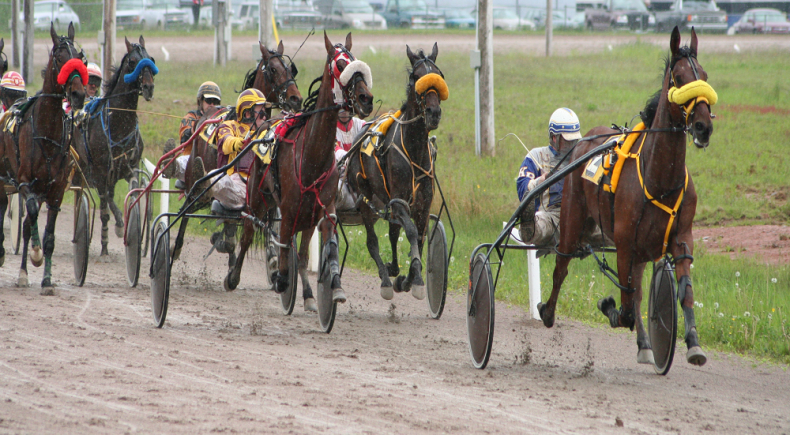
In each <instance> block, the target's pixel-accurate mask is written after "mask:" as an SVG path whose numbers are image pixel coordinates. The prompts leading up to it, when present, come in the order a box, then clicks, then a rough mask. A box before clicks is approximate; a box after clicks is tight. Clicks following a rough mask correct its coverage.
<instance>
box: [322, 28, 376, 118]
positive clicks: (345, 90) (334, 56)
mask: <svg viewBox="0 0 790 435" xmlns="http://www.w3.org/2000/svg"><path fill="white" fill-rule="evenodd" d="M324 45H325V46H326V54H327V64H328V65H327V66H328V67H329V72H330V73H331V75H332V78H333V79H334V83H335V85H334V86H333V89H335V87H336V86H339V87H340V91H341V94H342V97H341V98H342V99H343V104H345V105H346V106H348V107H349V109H350V110H349V111H350V112H352V113H356V114H357V115H359V117H360V118H367V117H368V115H370V113H371V112H373V94H372V93H371V92H370V88H372V87H373V76H372V74H371V73H370V67H369V66H368V65H367V64H366V63H365V62H362V61H361V60H357V59H356V58H354V55H353V54H351V33H349V34H348V35H347V36H346V43H345V45H343V44H337V45H332V42H331V41H330V40H329V37H327V36H326V32H324ZM336 102H337V101H336Z"/></svg>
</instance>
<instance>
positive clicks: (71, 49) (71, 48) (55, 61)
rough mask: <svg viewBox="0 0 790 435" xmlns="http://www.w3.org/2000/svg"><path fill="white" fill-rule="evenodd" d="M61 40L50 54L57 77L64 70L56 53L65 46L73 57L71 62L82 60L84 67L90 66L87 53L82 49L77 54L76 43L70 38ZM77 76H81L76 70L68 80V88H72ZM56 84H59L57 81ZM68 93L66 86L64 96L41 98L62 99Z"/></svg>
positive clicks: (61, 37)
mask: <svg viewBox="0 0 790 435" xmlns="http://www.w3.org/2000/svg"><path fill="white" fill-rule="evenodd" d="M59 38H60V40H59V41H58V44H57V45H55V46H54V47H52V50H50V52H49V56H50V58H52V67H53V69H54V70H55V76H57V75H58V74H59V73H60V70H61V68H63V65H58V63H59V62H58V58H57V56H55V52H56V51H58V50H61V49H62V48H63V47H64V46H65V47H66V48H67V49H68V53H69V56H71V57H70V58H69V60H71V59H81V60H82V63H83V64H84V65H86V66H87V65H88V59H87V58H86V57H85V51H83V50H82V49H80V51H79V52H77V47H76V46H75V45H74V41H72V40H71V39H69V38H68V37H65V36H60V37H59ZM75 74H77V75H79V73H78V72H77V71H76V70H75V71H74V72H72V73H71V75H70V76H69V79H68V80H66V86H68V87H69V88H71V81H72V79H73V77H74V75H75ZM55 83H56V84H57V81H56V82H55ZM66 93H67V92H66V87H65V86H64V87H63V94H62V95H50V94H41V96H56V97H61V96H64V95H66Z"/></svg>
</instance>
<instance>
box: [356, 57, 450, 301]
mask: <svg viewBox="0 0 790 435" xmlns="http://www.w3.org/2000/svg"><path fill="white" fill-rule="evenodd" d="M438 54H439V47H438V46H437V45H436V44H434V45H433V51H432V52H431V54H430V55H429V56H426V55H425V53H424V52H423V51H422V50H419V51H418V52H417V54H414V53H412V51H411V49H410V48H409V47H408V46H407V47H406V55H407V56H408V58H409V62H410V63H411V67H412V68H411V70H410V71H409V84H408V86H407V88H406V102H405V103H404V104H403V106H402V107H401V110H400V116H398V117H397V118H395V117H394V116H393V117H392V120H393V121H394V123H393V124H392V125H391V126H390V127H389V129H388V130H387V134H386V136H385V137H384V142H383V144H382V145H381V147H380V150H381V152H380V153H379V152H376V153H372V154H371V155H370V156H368V155H367V154H365V153H362V152H360V150H359V148H357V149H356V150H354V151H352V155H351V156H349V157H348V170H347V174H348V183H349V188H350V189H351V190H352V191H354V192H357V193H358V194H361V195H362V196H363V197H364V198H366V199H368V200H369V201H370V204H372V205H373V206H375V207H376V208H377V210H373V209H372V208H371V207H370V206H368V205H367V203H361V204H360V206H359V209H360V212H361V215H362V221H363V223H364V224H365V229H366V230H367V247H368V251H369V252H370V256H371V257H373V260H375V261H376V265H377V266H378V269H379V278H381V296H382V297H383V298H384V299H388V300H389V299H392V297H393V284H392V282H391V281H390V277H398V279H396V280H395V286H394V290H395V291H397V292H401V291H409V290H413V291H412V295H413V296H414V297H415V298H417V299H424V298H425V284H424V281H423V279H422V276H421V275H422V261H421V260H420V258H421V256H422V245H423V242H424V241H425V234H426V232H427V228H428V219H429V217H430V212H431V203H432V202H433V177H434V159H435V154H434V150H432V149H431V148H432V147H431V145H430V143H429V141H428V133H429V132H430V131H431V130H435V129H436V128H438V127H439V121H441V119H442V108H441V100H443V99H446V98H447V95H448V89H447V84H446V83H445V82H444V74H442V71H441V70H440V69H439V67H438V66H436V56H437V55H438ZM380 154H381V155H380ZM378 210H385V212H384V214H386V213H387V211H389V218H388V220H389V239H390V243H391V245H392V262H391V263H387V264H385V263H384V262H383V261H382V260H381V256H380V255H379V243H378V236H377V235H376V231H375V228H374V224H375V223H376V221H377V220H378V218H379V213H378ZM401 227H402V228H403V229H404V231H405V232H406V238H407V239H408V240H409V243H410V245H411V251H410V253H409V257H410V258H411V261H410V263H409V274H408V276H405V277H404V276H398V274H399V272H400V269H399V267H398V237H399V235H400V230H401Z"/></svg>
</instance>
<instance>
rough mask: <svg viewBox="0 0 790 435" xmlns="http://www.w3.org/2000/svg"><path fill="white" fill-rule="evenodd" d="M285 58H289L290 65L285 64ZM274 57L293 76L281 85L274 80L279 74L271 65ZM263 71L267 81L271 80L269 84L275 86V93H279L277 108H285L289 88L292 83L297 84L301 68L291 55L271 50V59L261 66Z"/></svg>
mask: <svg viewBox="0 0 790 435" xmlns="http://www.w3.org/2000/svg"><path fill="white" fill-rule="evenodd" d="M285 58H288V64H289V65H290V66H288V67H286V66H285V60H284V59H285ZM272 59H280V63H281V64H282V66H283V68H285V70H286V71H290V72H291V78H289V79H287V80H285V81H284V82H282V83H280V84H279V85H278V84H277V83H275V81H274V78H275V77H276V75H277V70H276V69H274V68H273V67H271V66H270V63H271V61H272ZM261 72H262V73H263V78H264V80H266V81H267V82H269V84H271V85H272V87H273V88H274V94H275V95H277V103H276V104H273V105H274V106H277V108H278V109H280V110H284V109H285V108H286V107H287V104H286V95H287V92H288V88H289V87H290V86H291V85H294V86H296V80H295V78H296V75H297V74H298V73H299V70H298V69H297V68H296V64H295V63H293V60H291V58H290V57H288V56H286V55H283V54H280V53H277V52H276V51H271V50H269V60H267V61H266V63H265V64H264V65H263V67H262V68H261Z"/></svg>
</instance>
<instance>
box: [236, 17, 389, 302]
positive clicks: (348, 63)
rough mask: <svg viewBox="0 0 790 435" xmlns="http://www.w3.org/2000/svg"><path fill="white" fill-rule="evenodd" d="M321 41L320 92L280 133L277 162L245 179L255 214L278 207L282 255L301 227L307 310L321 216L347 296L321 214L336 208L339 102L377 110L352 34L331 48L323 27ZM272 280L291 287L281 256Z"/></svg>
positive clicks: (340, 298) (339, 295) (336, 281)
mask: <svg viewBox="0 0 790 435" xmlns="http://www.w3.org/2000/svg"><path fill="white" fill-rule="evenodd" d="M324 45H325V47H326V52H327V60H326V66H325V68H324V72H323V75H322V76H321V77H320V78H319V79H316V81H314V83H315V82H317V81H318V80H320V83H321V84H320V87H319V88H318V91H316V92H311V94H310V98H309V99H308V103H307V104H306V107H305V113H304V114H301V115H297V116H296V119H295V121H296V124H295V125H294V126H293V127H292V128H290V129H288V130H287V132H286V133H285V134H284V136H283V137H278V142H279V144H278V145H277V146H278V151H277V157H276V160H275V161H274V162H273V163H272V164H271V165H269V166H266V165H263V164H262V162H261V160H260V159H257V158H256V159H255V161H254V163H253V166H252V169H251V170H250V178H249V180H248V183H247V206H248V209H249V212H250V213H251V214H253V215H254V216H256V217H257V218H258V219H260V220H265V219H266V218H267V216H271V213H272V212H273V211H274V210H275V207H278V206H279V208H280V212H281V214H282V220H281V221H280V234H279V236H280V240H279V241H280V244H281V246H282V247H281V248H280V252H279V258H280V259H285V258H288V253H289V252H290V248H291V240H292V238H293V237H295V236H296V233H298V232H302V241H301V246H300V249H299V266H298V267H299V274H300V275H301V276H302V289H303V297H304V300H305V307H307V306H308V303H309V302H308V301H309V300H312V299H313V293H312V289H311V288H310V284H309V283H308V281H307V260H308V247H309V242H310V239H311V238H312V236H313V232H314V231H315V227H316V224H317V223H318V222H319V221H321V226H320V230H321V235H322V240H323V244H324V249H325V252H327V253H328V264H329V268H330V270H331V272H330V273H331V278H330V279H331V286H330V288H331V289H332V292H333V301H334V302H345V300H346V297H345V294H344V292H343V289H342V288H341V286H340V265H339V261H338V258H339V256H338V248H337V241H336V239H335V237H334V234H335V228H334V222H332V220H331V219H323V220H322V218H324V217H327V216H329V215H332V214H334V213H335V195H336V194H337V181H338V172H337V166H336V164H335V155H334V149H335V132H336V130H337V118H338V112H339V111H340V108H341V107H345V108H347V110H349V111H351V112H355V113H357V114H359V116H360V117H362V118H365V117H367V116H368V115H370V112H372V111H373V95H372V94H371V93H370V90H369V86H372V83H371V78H370V69H369V68H368V67H367V65H366V64H364V63H363V62H361V61H358V60H355V59H354V56H353V55H352V54H351V52H350V50H351V33H349V34H348V35H347V36H346V43H345V46H344V45H343V44H337V45H332V42H331V41H330V40H329V38H328V37H327V36H326V32H324ZM333 90H334V91H338V92H337V93H335V92H333ZM286 122H289V121H288V120H286ZM254 234H255V226H254V224H253V223H252V222H251V221H249V220H247V221H245V223H244V233H243V235H242V237H241V248H240V250H239V258H238V260H237V261H236V264H235V265H234V266H233V268H231V270H230V271H229V272H228V275H227V277H226V278H225V286H226V288H229V289H233V288H236V286H237V285H238V283H239V279H240V276H241V267H242V265H243V263H244V256H245V254H246V252H247V249H248V248H249V246H250V244H251V243H252V241H253V236H254ZM272 281H273V282H274V284H275V291H276V292H277V293H283V292H285V291H286V290H287V287H288V262H287V261H279V270H278V271H277V273H274V274H273V279H272ZM312 302H313V303H314V300H313V301H312Z"/></svg>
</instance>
